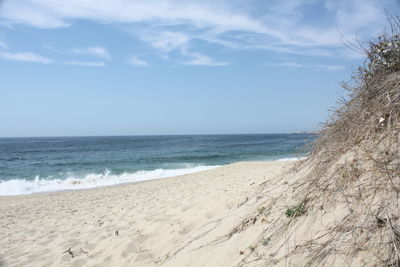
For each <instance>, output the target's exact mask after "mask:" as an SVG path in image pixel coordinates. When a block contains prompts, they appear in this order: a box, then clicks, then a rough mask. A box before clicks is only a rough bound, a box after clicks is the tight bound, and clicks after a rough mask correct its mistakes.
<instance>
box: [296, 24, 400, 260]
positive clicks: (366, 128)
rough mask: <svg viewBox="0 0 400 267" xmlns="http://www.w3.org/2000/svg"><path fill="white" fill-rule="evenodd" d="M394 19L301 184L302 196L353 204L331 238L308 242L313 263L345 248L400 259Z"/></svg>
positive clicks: (398, 45)
mask: <svg viewBox="0 0 400 267" xmlns="http://www.w3.org/2000/svg"><path fill="white" fill-rule="evenodd" d="M389 22H390V26H391V27H390V28H391V31H390V33H385V34H383V35H381V36H379V37H378V38H377V39H376V40H375V41H373V42H370V43H369V44H368V46H367V47H366V48H365V49H364V51H365V52H366V56H367V59H366V62H365V64H364V66H362V67H360V68H359V70H358V72H357V73H355V74H354V76H353V79H352V80H351V82H349V83H344V84H343V87H344V88H345V89H346V90H347V91H348V93H349V94H348V98H347V99H343V100H342V101H341V103H340V107H339V108H338V109H337V110H336V111H335V112H334V113H333V114H332V116H331V118H330V119H329V120H328V121H327V122H326V123H325V124H324V126H323V129H322V131H321V133H320V135H319V138H318V139H317V140H316V141H315V142H314V144H313V149H312V152H311V153H310V156H309V158H308V159H307V160H306V161H305V162H303V163H301V164H306V165H307V166H311V167H310V170H309V172H308V174H307V175H306V176H305V177H304V179H303V180H302V181H300V183H301V186H300V187H299V189H300V190H298V191H297V194H298V195H299V197H300V198H302V199H303V201H302V203H307V207H308V208H309V207H320V209H323V208H324V207H329V206H330V207H334V206H335V205H336V207H337V206H338V205H339V204H340V203H342V204H343V205H344V206H345V207H346V210H348V214H346V216H344V218H343V221H342V222H341V223H338V224H336V225H334V226H330V227H329V228H327V229H326V233H325V234H324V235H323V238H322V236H321V237H315V240H313V242H311V243H312V245H310V244H311V243H309V244H303V247H304V248H306V249H307V250H308V251H309V252H310V255H311V256H310V261H309V262H310V263H311V264H312V263H315V264H316V265H318V264H320V263H321V262H323V261H324V260H326V259H327V258H328V257H332V255H338V256H340V257H342V258H343V257H344V258H348V259H349V260H350V261H351V260H353V259H354V257H360V258H362V257H367V258H368V259H369V264H371V265H379V266H380V265H385V266H400V219H399V216H400V201H399V200H400V199H399V193H400V35H399V33H400V18H398V17H397V18H390V19H389ZM303 166H305V165H303ZM301 167H302V166H301V165H300V168H301Z"/></svg>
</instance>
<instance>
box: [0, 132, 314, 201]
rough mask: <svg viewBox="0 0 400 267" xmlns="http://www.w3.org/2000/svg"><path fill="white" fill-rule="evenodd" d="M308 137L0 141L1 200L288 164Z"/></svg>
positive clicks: (289, 135)
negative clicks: (236, 165)
mask: <svg viewBox="0 0 400 267" xmlns="http://www.w3.org/2000/svg"><path fill="white" fill-rule="evenodd" d="M314 138H315V136H314V135H312V134H254V135H250V134H247V135H185V136H183V135H182V136H110V137H40V138H39V137H35V138H0V195H21V194H32V193H42V192H52V191H62V190H74V189H83V188H93V187H98V186H110V185H116V184H122V183H131V182H139V181H145V180H151V179H158V178H166V177H172V176H177V175H183V174H187V173H193V172H198V171H202V170H207V169H211V168H215V167H218V166H221V165H225V164H229V163H233V162H238V161H275V160H292V159H294V158H298V157H302V156H304V155H305V149H304V148H305V144H307V143H309V142H310V141H312V140H313V139H314Z"/></svg>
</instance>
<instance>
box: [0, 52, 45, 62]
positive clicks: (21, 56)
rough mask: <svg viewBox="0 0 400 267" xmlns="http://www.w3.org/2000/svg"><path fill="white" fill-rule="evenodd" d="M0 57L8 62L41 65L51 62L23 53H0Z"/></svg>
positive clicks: (38, 56)
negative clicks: (14, 61)
mask: <svg viewBox="0 0 400 267" xmlns="http://www.w3.org/2000/svg"><path fill="white" fill-rule="evenodd" d="M0 57H1V58H4V59H9V60H16V61H25V62H37V63H43V64H47V63H50V62H51V60H50V59H48V58H46V57H43V56H40V55H36V54H33V53H30V52H23V53H10V52H0Z"/></svg>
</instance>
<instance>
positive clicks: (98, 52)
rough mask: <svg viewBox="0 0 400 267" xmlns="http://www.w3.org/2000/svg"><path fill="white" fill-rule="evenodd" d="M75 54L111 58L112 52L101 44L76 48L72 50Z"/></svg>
mask: <svg viewBox="0 0 400 267" xmlns="http://www.w3.org/2000/svg"><path fill="white" fill-rule="evenodd" d="M71 51H72V53H73V54H78V55H91V56H95V57H99V58H103V59H111V56H110V53H109V52H108V51H107V49H105V48H103V47H100V46H92V47H86V48H74V49H72V50H71Z"/></svg>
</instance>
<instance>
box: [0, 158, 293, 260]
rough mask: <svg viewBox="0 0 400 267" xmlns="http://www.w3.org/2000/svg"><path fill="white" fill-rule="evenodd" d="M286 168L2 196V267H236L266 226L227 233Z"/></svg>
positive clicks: (263, 165) (279, 182)
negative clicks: (261, 191) (262, 191)
mask: <svg viewBox="0 0 400 267" xmlns="http://www.w3.org/2000/svg"><path fill="white" fill-rule="evenodd" d="M291 164H292V163H287V162H245V163H235V164H230V165H226V166H223V167H220V168H216V169H213V170H208V171H203V172H198V173H194V174H188V175H184V176H179V177H173V178H166V179H160V180H152V181H147V182H141V183H134V184H127V185H120V186H113V187H104V188H96V189H90V190H79V191H70V192H59V193H49V194H37V195H27V196H10V197H0V218H1V220H0V228H1V231H0V247H1V250H0V265H1V266H234V265H240V263H241V262H242V261H243V259H244V258H245V257H246V256H248V254H249V253H251V252H252V250H254V249H252V247H251V246H252V243H254V242H260V241H259V240H258V239H259V236H258V235H259V233H260V231H262V230H263V227H264V226H265V224H266V223H268V222H266V221H263V222H262V221H254V222H252V225H253V228H254V229H253V230H252V231H246V234H245V235H240V234H239V235H235V236H234V237H232V233H235V232H237V225H240V223H241V222H243V220H245V218H246V217H247V216H248V215H249V214H251V213H254V212H257V208H259V205H256V202H257V201H258V200H259V197H257V196H258V195H259V192H260V190H264V191H265V190H266V188H269V190H268V191H270V192H271V194H273V192H277V193H278V194H280V193H282V190H281V189H280V190H277V189H276V188H277V187H280V188H282V186H284V185H285V184H287V182H285V181H284V180H283V179H281V177H280V174H281V173H282V172H284V170H285V169H288V168H289V166H290V165H291ZM271 194H267V196H268V197H270V196H271ZM235 227H236V228H235ZM232 231H233V232H232ZM226 237H229V238H226ZM230 237H232V238H230ZM239 239H240V242H238V240H239ZM249 247H250V249H249Z"/></svg>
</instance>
